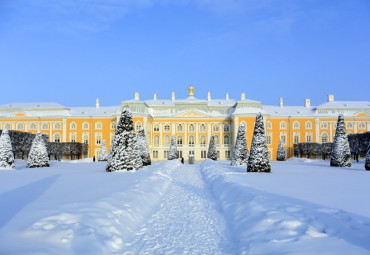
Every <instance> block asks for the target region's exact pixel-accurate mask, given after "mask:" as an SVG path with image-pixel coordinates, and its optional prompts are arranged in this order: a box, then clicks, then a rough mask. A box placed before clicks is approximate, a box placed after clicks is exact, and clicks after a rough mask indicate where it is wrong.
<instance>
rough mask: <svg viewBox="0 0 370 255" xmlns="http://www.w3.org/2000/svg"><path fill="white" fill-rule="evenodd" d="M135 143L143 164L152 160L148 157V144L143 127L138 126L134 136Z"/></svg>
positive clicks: (147, 163)
mask: <svg viewBox="0 0 370 255" xmlns="http://www.w3.org/2000/svg"><path fill="white" fill-rule="evenodd" d="M136 145H137V149H138V152H139V154H140V157H141V160H142V162H143V166H148V165H150V164H151V163H152V161H151V159H150V152H149V145H148V140H147V139H146V136H145V132H144V129H143V128H140V130H139V133H138V134H137V136H136Z"/></svg>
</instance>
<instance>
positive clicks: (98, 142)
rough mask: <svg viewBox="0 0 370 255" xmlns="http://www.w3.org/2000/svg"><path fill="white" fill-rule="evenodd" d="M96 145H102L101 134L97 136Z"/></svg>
mask: <svg viewBox="0 0 370 255" xmlns="http://www.w3.org/2000/svg"><path fill="white" fill-rule="evenodd" d="M96 144H101V134H100V133H97V134H96Z"/></svg>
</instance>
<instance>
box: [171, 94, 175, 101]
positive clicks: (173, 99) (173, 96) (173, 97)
mask: <svg viewBox="0 0 370 255" xmlns="http://www.w3.org/2000/svg"><path fill="white" fill-rule="evenodd" d="M171 100H172V101H175V92H172V99H171Z"/></svg>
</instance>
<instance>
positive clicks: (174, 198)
mask: <svg viewBox="0 0 370 255" xmlns="http://www.w3.org/2000/svg"><path fill="white" fill-rule="evenodd" d="M230 238H232V237H231V234H230V231H229V230H228V227H227V224H226V222H225V220H224V218H223V216H222V215H221V214H220V213H219V212H218V211H217V205H216V203H215V199H214V197H213V196H212V194H211V193H210V191H209V190H208V188H207V186H206V184H205V183H204V181H203V179H202V176H201V173H200V169H199V166H190V165H184V166H181V167H178V168H176V169H175V170H174V171H173V174H172V182H171V184H170V186H169V188H168V190H167V193H166V194H165V195H164V197H163V199H162V202H161V205H160V208H159V210H158V211H157V212H156V213H154V214H153V215H152V217H151V218H150V219H149V220H148V222H147V223H146V224H145V226H143V228H142V229H141V230H140V231H139V232H138V233H136V236H135V237H134V238H133V239H134V240H132V242H131V243H128V244H127V247H126V249H125V250H126V251H127V252H126V253H124V254H234V253H235V250H234V247H232V245H231V244H232V243H233V242H232V241H231V240H230Z"/></svg>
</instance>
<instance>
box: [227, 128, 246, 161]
mask: <svg viewBox="0 0 370 255" xmlns="http://www.w3.org/2000/svg"><path fill="white" fill-rule="evenodd" d="M247 164H248V145H247V136H246V135H245V125H243V124H240V126H239V129H238V135H237V136H236V141H235V147H234V152H233V156H232V158H231V165H232V166H244V165H247Z"/></svg>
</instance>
